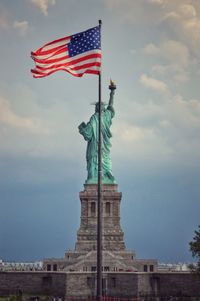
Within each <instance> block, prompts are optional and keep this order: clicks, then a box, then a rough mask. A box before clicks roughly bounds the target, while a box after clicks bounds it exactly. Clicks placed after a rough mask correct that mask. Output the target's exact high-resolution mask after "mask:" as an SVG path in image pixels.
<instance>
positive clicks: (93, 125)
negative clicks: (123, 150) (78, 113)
mask: <svg viewBox="0 0 200 301" xmlns="http://www.w3.org/2000/svg"><path fill="white" fill-rule="evenodd" d="M113 117H114V109H113V107H111V106H108V107H107V109H104V110H103V111H102V113H101V132H102V182H103V183H115V179H114V177H113V175H112V163H111V157H110V148H111V143H110V138H111V137H112V134H111V131H110V126H111V124H112V118H113ZM98 118H99V116H98V113H97V112H96V113H95V114H94V115H92V117H91V118H90V121H89V122H88V123H87V124H86V125H85V126H80V127H79V131H80V133H81V134H82V135H83V137H84V139H85V140H86V141H88V144H87V151H86V160H87V171H88V176H87V181H86V183H87V184H91V183H92V184H93V183H94V184H95V183H97V179H98Z"/></svg>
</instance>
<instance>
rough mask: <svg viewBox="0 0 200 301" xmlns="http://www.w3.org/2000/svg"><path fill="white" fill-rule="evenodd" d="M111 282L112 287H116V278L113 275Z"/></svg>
mask: <svg viewBox="0 0 200 301" xmlns="http://www.w3.org/2000/svg"><path fill="white" fill-rule="evenodd" d="M110 284H111V287H116V278H115V277H112V278H111V279H110Z"/></svg>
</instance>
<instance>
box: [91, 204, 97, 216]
mask: <svg viewBox="0 0 200 301" xmlns="http://www.w3.org/2000/svg"><path fill="white" fill-rule="evenodd" d="M95 214H96V203H95V202H92V203H91V215H92V216H95Z"/></svg>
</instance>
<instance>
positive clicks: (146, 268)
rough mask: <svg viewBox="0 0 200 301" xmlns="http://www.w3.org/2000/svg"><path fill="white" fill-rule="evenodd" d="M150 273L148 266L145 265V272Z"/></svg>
mask: <svg viewBox="0 0 200 301" xmlns="http://www.w3.org/2000/svg"><path fill="white" fill-rule="evenodd" d="M147 271H148V266H147V265H146V264H145V265H144V272H147Z"/></svg>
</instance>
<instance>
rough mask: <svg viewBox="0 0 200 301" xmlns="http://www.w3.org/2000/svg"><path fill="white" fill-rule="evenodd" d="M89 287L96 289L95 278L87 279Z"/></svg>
mask: <svg viewBox="0 0 200 301" xmlns="http://www.w3.org/2000/svg"><path fill="white" fill-rule="evenodd" d="M87 286H88V287H90V288H94V287H95V278H93V277H87Z"/></svg>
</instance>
